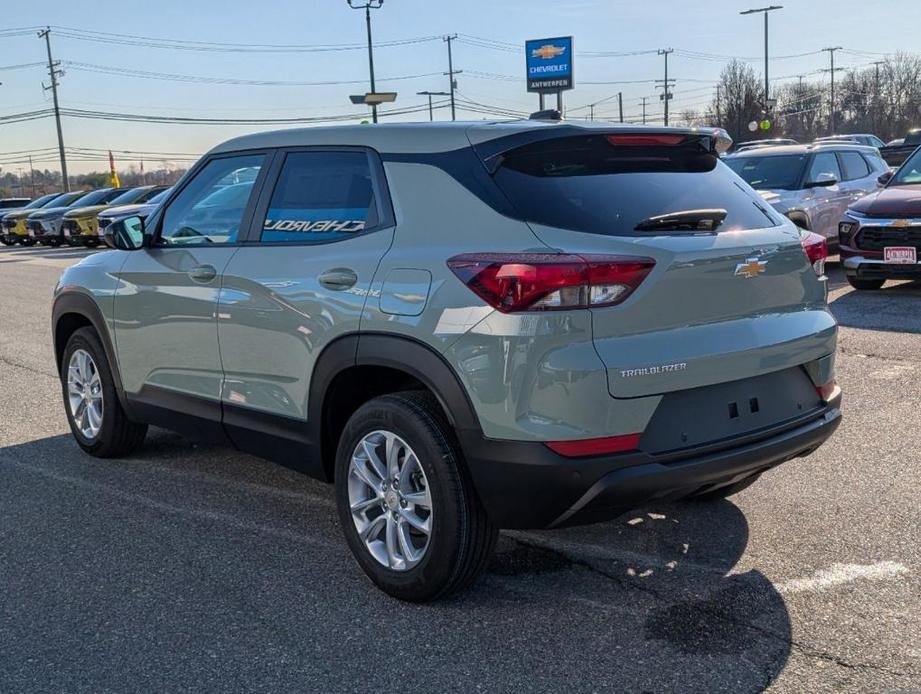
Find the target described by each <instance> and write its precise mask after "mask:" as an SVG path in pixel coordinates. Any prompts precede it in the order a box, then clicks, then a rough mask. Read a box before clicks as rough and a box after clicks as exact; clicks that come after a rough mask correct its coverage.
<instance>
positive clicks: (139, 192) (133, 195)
mask: <svg viewBox="0 0 921 694" xmlns="http://www.w3.org/2000/svg"><path fill="white" fill-rule="evenodd" d="M146 192H147V188H132V189H131V190H126V191H125V192H124V193H122V194H121V195H119V196H118V197H115V198H112V201H111V203H110V204H111V205H130V204H131V203H133V202H137V201H138V199H139V198H141V197H143V195H144V193H146Z"/></svg>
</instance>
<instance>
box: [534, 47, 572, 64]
mask: <svg viewBox="0 0 921 694" xmlns="http://www.w3.org/2000/svg"><path fill="white" fill-rule="evenodd" d="M565 52H566V47H565V46H554V45H552V44H549V43H547V44H544V45H543V46H541V47H540V48H535V49H534V50H533V51H531V57H532V58H543V59H544V60H550V59H551V58H556V57H557V56H558V55H563V53H565Z"/></svg>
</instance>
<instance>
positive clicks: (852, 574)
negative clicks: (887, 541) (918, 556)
mask: <svg viewBox="0 0 921 694" xmlns="http://www.w3.org/2000/svg"><path fill="white" fill-rule="evenodd" d="M907 573H908V567H907V566H905V565H904V564H899V563H897V562H894V561H880V562H876V563H875V564H832V565H831V566H830V567H829V568H827V569H821V570H820V571H816V572H815V574H814V575H813V576H810V577H809V578H794V579H792V580H789V581H782V582H780V583H776V584H774V587H775V588H777V590H778V591H780V592H781V593H786V594H790V593H803V592H806V591H811V590H825V589H826V588H831V587H833V586H839V585H841V584H843V583H850V582H851V581H859V580H868V581H879V580H884V579H889V578H894V577H895V576H901V575H904V574H907Z"/></svg>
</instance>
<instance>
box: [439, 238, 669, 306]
mask: <svg viewBox="0 0 921 694" xmlns="http://www.w3.org/2000/svg"><path fill="white" fill-rule="evenodd" d="M654 265H655V261H654V260H653V259H652V258H645V257H639V256H622V255H569V254H557V253H466V254H464V255H456V256H454V257H453V258H451V259H449V260H448V267H449V268H451V271H452V272H453V273H454V274H455V275H457V276H458V278H459V279H460V280H461V281H462V282H463V283H464V284H466V285H467V286H468V287H469V288H470V290H471V291H472V292H474V293H475V294H476V295H477V296H479V297H480V298H481V299H483V301H485V302H486V303H488V304H489V305H490V306H492V307H493V308H495V309H496V310H498V311H502V312H503V313H513V312H516V311H563V310H569V309H575V308H600V307H604V306H613V305H615V304H619V303H620V302H622V301H623V300H624V299H626V298H627V297H628V296H630V294H631V293H632V292H633V290H634V289H636V288H637V287H638V286H639V285H640V283H641V282H642V281H643V280H644V279H645V278H646V275H648V274H649V272H650V270H652V268H653V266H654Z"/></svg>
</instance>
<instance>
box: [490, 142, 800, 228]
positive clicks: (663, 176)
mask: <svg viewBox="0 0 921 694" xmlns="http://www.w3.org/2000/svg"><path fill="white" fill-rule="evenodd" d="M495 181H496V184H497V185H498V186H499V188H501V189H502V191H503V193H505V195H506V196H507V197H508V198H509V200H510V201H511V203H512V205H514V206H515V207H516V208H517V210H518V212H519V213H520V214H521V215H522V216H523V217H524V218H525V219H526V220H528V221H530V222H534V223H537V224H544V225H547V226H554V227H561V228H565V229H574V230H576V231H584V232H589V233H593V234H604V235H608V236H634V235H645V234H648V233H650V232H655V231H662V232H668V231H693V230H694V229H709V230H713V231H731V230H734V229H757V228H763V227H769V226H777V225H779V224H781V223H782V220H781V218H780V217H779V216H778V215H777V214H776V213H774V212H773V211H772V210H771V209H770V207H769V206H768V205H767V204H766V203H764V202H763V201H762V200H761V199H760V198H759V197H758V196H757V195H756V194H755V193H753V191H752V190H751V189H750V188H748V187H747V186H745V185H744V184H743V183H742V182H741V181H740V180H739V179H738V178H737V177H736V176H735V175H734V174H733V173H732V172H731V171H730V170H729V169H728V168H726V166H724V165H723V164H722V163H721V162H720V160H719V158H718V157H717V156H716V155H714V154H712V153H711V152H708V151H705V150H704V149H703V148H702V147H701V145H700V144H697V143H691V144H682V145H661V146H660V145H650V144H638V145H636V144H623V145H622V144H613V143H612V141H611V140H610V139H609V137H608V136H606V135H591V136H581V137H570V138H561V139H558V140H551V141H549V142H548V141H544V142H538V143H534V144H530V145H525V146H524V147H521V148H519V149H516V150H513V151H512V152H509V153H507V154H506V155H505V156H504V158H503V159H502V163H501V166H500V167H499V169H498V170H497V171H496V173H495ZM699 213H708V214H706V215H704V216H706V217H708V218H707V219H697V218H696V217H695V214H697V216H699ZM666 215H675V219H678V220H681V223H680V224H677V225H675V226H674V227H672V226H666V225H663V224H662V222H661V220H662V218H663V216H666ZM714 215H715V216H716V218H712V217H714ZM651 220H652V221H651ZM657 220H658V223H656V222H657ZM689 220H690V221H689Z"/></svg>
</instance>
